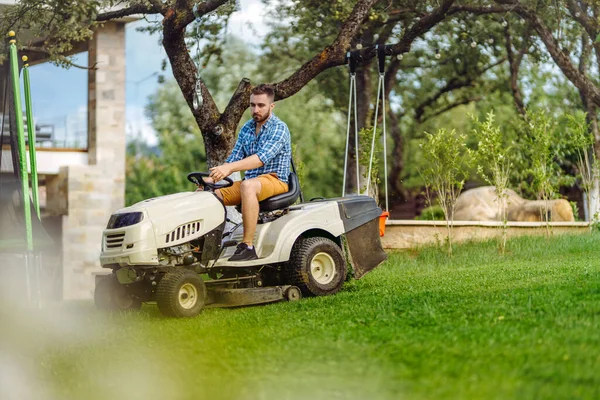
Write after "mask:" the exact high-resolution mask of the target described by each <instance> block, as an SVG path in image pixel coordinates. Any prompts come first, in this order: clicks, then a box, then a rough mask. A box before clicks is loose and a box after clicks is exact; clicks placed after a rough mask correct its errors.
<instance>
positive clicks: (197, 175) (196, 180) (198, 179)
mask: <svg viewBox="0 0 600 400" xmlns="http://www.w3.org/2000/svg"><path fill="white" fill-rule="evenodd" d="M209 176H210V174H209V173H208V172H190V173H189V174H188V176H187V178H188V181H190V182H192V183H193V184H195V185H202V186H203V187H205V188H209V189H211V190H217V189H223V188H226V187H229V186H231V185H233V181H232V180H231V178H228V177H225V178H223V179H222V180H224V181H225V183H210V182H206V181H205V180H204V179H202V178H208V177H209ZM219 182H220V181H219Z"/></svg>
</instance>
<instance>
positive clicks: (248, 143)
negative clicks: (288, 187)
mask: <svg viewBox="0 0 600 400" xmlns="http://www.w3.org/2000/svg"><path fill="white" fill-rule="evenodd" d="M255 132H256V122H254V120H253V119H251V120H250V121H248V122H246V123H245V124H244V126H242V129H241V130H240V133H239V135H238V139H237V142H236V143H235V147H234V148H233V150H232V152H231V155H230V156H229V157H227V160H225V162H227V163H231V162H235V161H239V160H242V159H244V158H246V157H250V156H251V155H253V154H256V155H257V156H258V158H260V161H262V162H263V164H264V165H263V166H262V167H259V168H255V169H250V170H248V171H246V173H245V175H244V179H251V178H256V177H257V176H259V175H263V174H270V173H276V174H277V178H279V180H280V181H282V182H285V183H288V176H289V174H290V160H291V157H292V145H291V140H290V130H289V129H288V127H287V125H286V124H285V122H283V121H282V120H280V119H279V118H277V117H276V116H275V115H274V114H271V117H269V119H268V120H267V122H266V123H265V124H264V125H263V126H262V127H261V128H260V132H259V134H258V136H257V135H256V134H255Z"/></svg>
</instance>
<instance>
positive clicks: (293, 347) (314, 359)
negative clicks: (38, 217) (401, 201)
mask: <svg viewBox="0 0 600 400" xmlns="http://www.w3.org/2000/svg"><path fill="white" fill-rule="evenodd" d="M508 250H509V253H508V254H507V255H505V256H501V255H499V254H498V252H497V250H496V243H495V242H488V243H483V244H481V243H479V244H466V245H462V246H458V247H457V248H456V252H455V255H454V257H453V258H452V259H451V260H449V259H448V258H447V257H446V256H444V255H443V254H442V253H441V252H440V250H438V249H435V248H426V249H422V250H419V251H407V252H397V253H393V254H391V255H390V258H389V260H388V261H387V262H386V263H385V264H383V265H382V266H380V267H379V268H378V269H376V270H375V271H373V272H372V273H370V274H369V275H367V276H365V277H364V278H363V279H361V280H359V281H352V282H349V283H347V284H346V285H345V287H344V289H343V290H342V292H340V293H339V294H337V295H335V296H332V297H324V298H310V299H303V300H302V301H300V302H295V303H277V304H272V305H266V306H257V307H247V308H238V309H208V310H205V311H204V312H203V313H202V314H201V315H200V316H199V317H196V318H193V319H165V318H163V317H161V316H160V315H159V313H158V310H157V309H156V307H155V306H145V307H144V308H143V309H142V311H141V312H140V313H130V314H124V315H102V314H99V313H98V312H96V311H95V309H94V306H93V304H92V303H91V302H66V303H63V304H59V305H52V306H47V308H46V309H44V310H41V311H34V312H32V311H23V310H21V311H19V313H15V312H8V308H6V307H5V308H4V309H3V311H1V312H0V321H2V328H1V330H0V398H2V399H10V398H19V399H24V398H35V399H38V398H40V399H114V400H117V399H134V398H140V399H142V398H143V399H403V398H406V399H420V398H433V399H440V398H442V399H456V398H469V399H470V398H477V399H506V398H519V399H523V398H525V399H527V398H536V399H537V398H552V399H557V398H565V399H574V398H588V399H597V398H600V235H593V236H570V237H568V236H563V237H556V238H551V239H545V238H520V239H516V240H513V241H510V242H509V244H508ZM3 391H4V396H3V395H2V394H3ZM11 396H12V397H11Z"/></svg>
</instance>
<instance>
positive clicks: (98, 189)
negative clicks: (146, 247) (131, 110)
mask: <svg viewBox="0 0 600 400" xmlns="http://www.w3.org/2000/svg"><path fill="white" fill-rule="evenodd" d="M88 54H89V65H90V66H92V65H95V66H96V69H92V70H90V71H89V79H88V85H89V97H88V132H89V133H88V160H89V165H70V166H67V167H61V170H60V173H59V177H62V179H61V184H60V185H59V186H62V187H63V188H62V189H63V193H66V196H67V199H66V210H65V211H66V215H64V216H63V222H62V231H63V232H62V235H63V245H62V246H63V248H62V253H63V257H62V259H63V298H65V299H81V298H90V297H92V295H93V291H94V275H95V274H97V273H103V272H105V271H103V270H102V268H100V263H99V256H100V250H101V240H102V231H103V230H104V228H105V227H106V223H107V221H108V219H109V217H110V215H111V213H112V212H113V211H115V210H117V209H119V208H122V207H123V206H124V205H125V146H126V144H125V24H124V23H114V22H112V23H107V24H105V25H104V26H103V27H102V28H100V29H99V30H98V31H97V32H96V33H95V35H94V38H93V40H92V41H90V43H89V53H88ZM65 189H66V190H65ZM62 203H65V201H64V200H63V201H62ZM63 206H64V204H63Z"/></svg>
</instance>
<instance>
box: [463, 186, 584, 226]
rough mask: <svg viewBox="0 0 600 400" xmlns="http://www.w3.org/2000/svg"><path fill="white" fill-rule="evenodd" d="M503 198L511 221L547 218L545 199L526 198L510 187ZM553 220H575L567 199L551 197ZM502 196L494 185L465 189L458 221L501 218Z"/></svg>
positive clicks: (551, 217)
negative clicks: (545, 215) (544, 211)
mask: <svg viewBox="0 0 600 400" xmlns="http://www.w3.org/2000/svg"><path fill="white" fill-rule="evenodd" d="M506 194H507V197H506V198H505V199H502V201H504V202H505V203H506V206H507V220H508V221H529V222H535V221H543V219H542V212H543V210H544V201H543V200H526V199H524V198H522V197H521V196H519V195H518V194H517V193H516V192H515V191H514V190H511V189H507V191H506ZM548 209H549V214H550V215H549V217H550V218H549V220H550V221H554V222H560V221H574V220H575V218H574V217H573V209H572V208H571V205H570V204H569V202H568V201H566V200H564V199H558V200H549V201H548ZM499 213H500V208H499V204H498V197H497V195H496V189H495V187H494V186H482V187H478V188H475V189H469V190H465V191H464V192H462V193H461V194H460V196H458V199H457V201H456V208H455V211H454V220H455V221H501V220H502V218H501V216H500V215H499Z"/></svg>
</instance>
